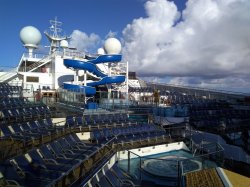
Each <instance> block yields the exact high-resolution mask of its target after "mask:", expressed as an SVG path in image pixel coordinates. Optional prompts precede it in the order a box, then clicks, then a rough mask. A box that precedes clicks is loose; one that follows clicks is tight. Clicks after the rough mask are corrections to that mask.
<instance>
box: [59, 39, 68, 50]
mask: <svg viewBox="0 0 250 187" xmlns="http://www.w3.org/2000/svg"><path fill="white" fill-rule="evenodd" d="M60 46H61V47H62V48H68V47H69V43H68V41H67V40H62V41H60Z"/></svg>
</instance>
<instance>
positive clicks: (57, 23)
mask: <svg viewBox="0 0 250 187" xmlns="http://www.w3.org/2000/svg"><path fill="white" fill-rule="evenodd" d="M49 22H50V24H51V26H50V30H51V31H52V32H53V36H54V37H58V33H60V32H62V29H61V28H60V27H61V26H62V22H60V21H57V17H55V20H50V21H49Z"/></svg>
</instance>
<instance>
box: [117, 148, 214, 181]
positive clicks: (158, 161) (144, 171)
mask: <svg viewBox="0 0 250 187" xmlns="http://www.w3.org/2000/svg"><path fill="white" fill-rule="evenodd" d="M131 154H133V153H131ZM131 157H133V158H131V159H124V160H119V162H118V166H119V167H120V168H121V169H122V170H124V171H126V172H127V173H128V174H130V175H131V176H133V177H135V178H137V179H141V180H142V181H151V182H154V183H155V184H157V185H163V186H176V185H177V181H178V174H181V173H187V172H190V171H195V170H199V169H202V168H206V167H215V166H216V164H215V163H214V162H211V161H209V160H204V159H201V158H200V157H195V158H194V157H193V155H192V154H191V153H190V152H187V151H184V150H175V151H169V152H165V153H160V154H155V155H149V156H144V157H139V156H137V157H135V155H133V156H131Z"/></svg>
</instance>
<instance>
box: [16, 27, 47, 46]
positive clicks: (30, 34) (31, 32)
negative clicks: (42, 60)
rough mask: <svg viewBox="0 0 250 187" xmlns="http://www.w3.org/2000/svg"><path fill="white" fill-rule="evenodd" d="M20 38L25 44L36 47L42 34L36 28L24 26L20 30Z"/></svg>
mask: <svg viewBox="0 0 250 187" xmlns="http://www.w3.org/2000/svg"><path fill="white" fill-rule="evenodd" d="M20 39H21V41H22V42H23V44H24V45H26V46H30V47H37V45H38V44H39V43H40V41H41V39H42V35H41V33H40V31H39V30H38V29H37V28H35V27H33V26H26V27H24V28H22V30H21V31H20Z"/></svg>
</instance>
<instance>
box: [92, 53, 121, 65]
mask: <svg viewBox="0 0 250 187" xmlns="http://www.w3.org/2000/svg"><path fill="white" fill-rule="evenodd" d="M121 60H122V55H100V56H98V57H97V58H93V59H91V60H88V62H89V63H93V64H99V63H105V62H120V61H121Z"/></svg>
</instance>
